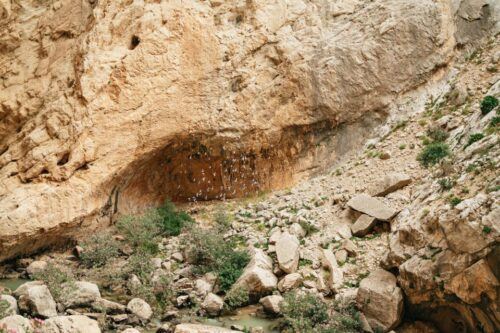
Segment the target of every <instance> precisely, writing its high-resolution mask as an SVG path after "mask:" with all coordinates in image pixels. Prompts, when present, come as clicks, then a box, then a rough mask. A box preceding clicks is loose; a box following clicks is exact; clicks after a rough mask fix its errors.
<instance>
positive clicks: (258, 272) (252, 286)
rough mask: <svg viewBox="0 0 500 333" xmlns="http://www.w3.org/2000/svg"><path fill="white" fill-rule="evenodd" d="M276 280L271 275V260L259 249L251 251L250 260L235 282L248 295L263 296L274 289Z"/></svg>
mask: <svg viewBox="0 0 500 333" xmlns="http://www.w3.org/2000/svg"><path fill="white" fill-rule="evenodd" d="M277 284H278V279H277V278H276V276H275V275H274V274H273V260H272V259H271V258H270V257H269V256H268V255H266V254H265V253H264V252H263V251H262V250H260V249H252V259H251V260H250V262H249V263H248V265H247V267H246V268H245V270H244V271H243V273H242V274H241V276H240V278H239V279H238V280H237V281H236V283H235V287H242V288H245V289H246V290H248V292H249V293H250V294H253V295H255V294H257V295H260V294H265V293H269V292H271V291H272V290H273V289H275V288H276V286H277Z"/></svg>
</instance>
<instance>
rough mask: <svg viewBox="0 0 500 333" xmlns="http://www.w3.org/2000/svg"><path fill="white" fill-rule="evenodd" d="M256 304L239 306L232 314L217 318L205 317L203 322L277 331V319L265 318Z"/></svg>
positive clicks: (219, 325)
mask: <svg viewBox="0 0 500 333" xmlns="http://www.w3.org/2000/svg"><path fill="white" fill-rule="evenodd" d="M258 309H259V307H258V306H248V307H245V308H241V309H239V310H238V312H237V313H236V314H234V315H232V316H222V317H219V318H213V319H212V318H210V319H205V320H204V321H203V324H205V325H211V326H218V327H226V328H230V327H231V326H232V325H235V326H240V327H244V328H246V329H250V328H252V327H261V328H262V329H263V330H264V333H278V332H279V330H278V328H277V327H278V320H276V319H273V318H266V317H264V316H262V315H260V314H259V313H258Z"/></svg>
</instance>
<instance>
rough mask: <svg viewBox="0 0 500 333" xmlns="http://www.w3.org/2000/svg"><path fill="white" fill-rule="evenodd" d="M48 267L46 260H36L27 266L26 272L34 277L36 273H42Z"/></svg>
mask: <svg viewBox="0 0 500 333" xmlns="http://www.w3.org/2000/svg"><path fill="white" fill-rule="evenodd" d="M46 268H47V262H46V261H43V260H36V261H33V262H32V263H31V264H29V266H28V267H27V268H26V273H28V275H29V276H31V277H33V276H34V275H35V274H39V273H42V272H43V271H44V270H45V269H46Z"/></svg>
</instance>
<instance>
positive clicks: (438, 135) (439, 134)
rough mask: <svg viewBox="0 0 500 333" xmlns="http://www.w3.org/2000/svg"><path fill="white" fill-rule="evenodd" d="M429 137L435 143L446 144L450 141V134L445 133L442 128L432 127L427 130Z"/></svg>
mask: <svg viewBox="0 0 500 333" xmlns="http://www.w3.org/2000/svg"><path fill="white" fill-rule="evenodd" d="M427 136H428V137H429V138H430V139H431V140H432V141H433V142H444V141H446V139H448V132H446V131H444V130H443V129H441V128H440V127H438V126H436V127H431V128H429V129H427Z"/></svg>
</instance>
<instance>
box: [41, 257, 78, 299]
mask: <svg viewBox="0 0 500 333" xmlns="http://www.w3.org/2000/svg"><path fill="white" fill-rule="evenodd" d="M33 278H34V279H35V280H41V281H43V282H45V284H46V285H47V287H48V288H49V290H50V293H51V294H52V296H53V297H54V299H55V300H56V301H57V302H60V301H62V300H63V299H64V296H65V293H66V292H67V290H64V288H63V287H62V285H63V284H65V283H66V284H67V285H69V286H70V287H71V285H74V283H75V278H74V276H73V274H72V273H71V272H70V271H67V270H62V269H61V268H59V267H56V266H54V265H53V264H51V263H49V264H48V265H47V267H46V268H45V269H44V270H43V271H42V272H40V273H37V274H35V275H34V276H33ZM75 288H76V287H75Z"/></svg>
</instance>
